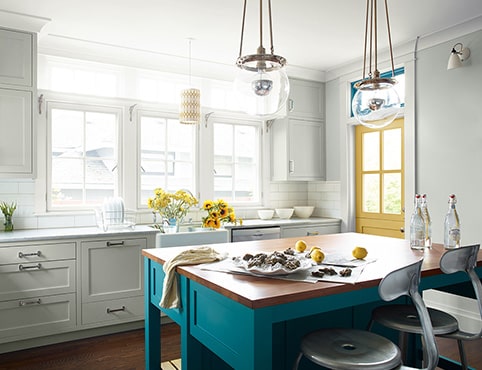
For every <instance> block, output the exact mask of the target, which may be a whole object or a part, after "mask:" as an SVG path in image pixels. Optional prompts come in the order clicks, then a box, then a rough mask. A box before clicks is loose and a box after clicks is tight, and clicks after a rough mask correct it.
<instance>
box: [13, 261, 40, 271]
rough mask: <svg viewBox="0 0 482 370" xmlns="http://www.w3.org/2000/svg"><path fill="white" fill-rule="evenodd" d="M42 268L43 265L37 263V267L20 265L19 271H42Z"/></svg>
mask: <svg viewBox="0 0 482 370" xmlns="http://www.w3.org/2000/svg"><path fill="white" fill-rule="evenodd" d="M41 268H42V265H41V264H40V263H37V264H36V265H32V266H24V265H18V269H19V270H20V271H25V270H33V269H38V270H40V269H41Z"/></svg>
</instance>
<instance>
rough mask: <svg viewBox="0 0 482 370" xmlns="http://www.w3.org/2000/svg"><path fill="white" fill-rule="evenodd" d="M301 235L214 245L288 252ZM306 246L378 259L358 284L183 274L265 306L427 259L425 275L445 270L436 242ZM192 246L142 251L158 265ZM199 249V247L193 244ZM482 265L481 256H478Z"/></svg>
mask: <svg viewBox="0 0 482 370" xmlns="http://www.w3.org/2000/svg"><path fill="white" fill-rule="evenodd" d="M298 239H299V238H286V239H273V240H262V241H248V242H238V243H223V244H213V245H212V247H213V248H214V249H215V250H216V251H218V252H227V253H229V255H230V257H232V256H240V255H244V254H245V253H251V254H253V252H254V253H256V252H260V251H263V252H271V251H284V250H286V249H287V248H289V247H291V248H294V245H295V243H296V241H297V240H298ZM303 240H305V241H306V243H307V245H308V248H310V247H311V246H315V245H316V246H319V247H320V248H321V249H322V250H323V252H324V253H325V254H327V255H328V254H344V255H351V251H352V250H353V248H355V246H362V247H365V248H366V249H367V250H368V256H369V257H370V258H376V261H375V262H373V263H370V264H368V265H366V266H365V268H364V270H363V272H362V275H361V276H360V278H359V279H358V281H357V282H356V284H339V283H330V282H317V283H314V284H313V283H306V282H295V281H286V280H280V279H273V278H259V277H252V276H245V275H236V274H229V273H225V272H216V271H208V270H202V269H200V268H199V267H197V266H195V265H193V266H179V267H178V268H177V271H178V273H179V274H181V275H184V276H186V277H187V278H188V279H190V280H192V281H196V282H198V283H200V284H202V285H204V286H206V287H208V288H209V289H212V290H214V291H216V292H218V293H221V294H223V295H224V296H226V297H228V298H230V299H232V300H234V301H237V302H239V303H241V304H243V305H245V306H247V307H250V308H261V307H267V306H272V305H278V304H284V303H289V302H293V301H298V300H303V299H310V298H316V297H321V296H325V295H332V294H338V293H343V292H346V291H353V290H358V289H364V288H369V287H375V286H378V284H379V282H380V280H381V279H382V278H383V277H384V276H385V275H386V274H387V273H389V272H390V271H393V270H395V269H397V268H400V267H402V266H405V265H407V264H410V263H412V262H415V261H417V260H418V259H419V258H422V257H423V258H424V262H423V266H422V276H423V277H427V276H431V275H438V274H441V271H440V268H439V261H440V257H441V256H442V254H443V253H444V252H445V250H444V248H443V246H442V245H439V244H435V245H434V246H433V247H432V248H431V249H427V250H426V251H417V250H412V249H411V248H410V245H409V242H408V241H407V240H404V239H394V238H387V237H380V236H373V235H368V234H358V233H342V234H331V235H317V236H306V237H304V238H303ZM186 248H189V247H176V248H157V249H147V250H143V252H142V253H143V255H144V256H146V257H148V258H149V259H152V260H154V261H156V262H158V263H160V264H164V262H165V261H167V260H168V259H170V258H171V257H173V256H175V255H176V254H178V253H179V252H180V251H182V250H184V249H186ZM191 248H195V247H191ZM478 261H479V264H481V265H482V255H481V256H480V257H479V260H478Z"/></svg>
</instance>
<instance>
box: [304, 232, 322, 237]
mask: <svg viewBox="0 0 482 370" xmlns="http://www.w3.org/2000/svg"><path fill="white" fill-rule="evenodd" d="M313 235H320V233H319V232H318V231H308V232H307V233H306V236H313Z"/></svg>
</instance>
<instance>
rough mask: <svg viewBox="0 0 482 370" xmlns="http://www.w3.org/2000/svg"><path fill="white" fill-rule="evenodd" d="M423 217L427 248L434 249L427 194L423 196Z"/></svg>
mask: <svg viewBox="0 0 482 370" xmlns="http://www.w3.org/2000/svg"><path fill="white" fill-rule="evenodd" d="M421 208H422V217H423V222H424V223H425V248H432V219H431V218H430V212H429V211H428V204H427V194H423V195H422V205H421Z"/></svg>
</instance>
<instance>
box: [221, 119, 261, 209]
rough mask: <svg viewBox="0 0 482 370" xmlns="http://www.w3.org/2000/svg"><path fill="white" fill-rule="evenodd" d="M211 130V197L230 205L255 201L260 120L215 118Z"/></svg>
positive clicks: (258, 167) (256, 197) (257, 195)
mask: <svg viewBox="0 0 482 370" xmlns="http://www.w3.org/2000/svg"><path fill="white" fill-rule="evenodd" d="M213 132H214V137H213V139H214V145H213V151H214V153H213V155H214V159H213V163H214V197H215V198H222V199H224V200H226V201H228V202H230V203H234V204H243V205H250V204H251V205H254V204H256V203H259V202H260V194H261V191H260V186H261V180H260V179H261V165H260V163H261V159H260V158H261V156H260V148H261V125H260V123H259V122H254V121H253V122H250V121H243V122H240V121H236V122H233V121H229V120H224V121H223V120H216V121H215V122H214V123H213Z"/></svg>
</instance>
